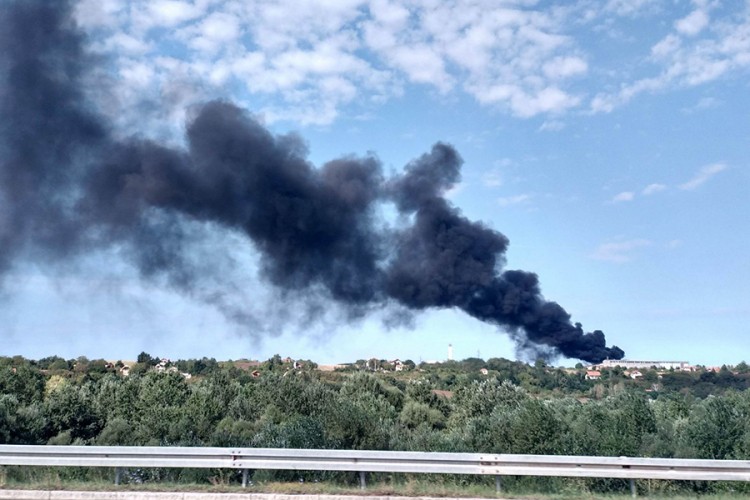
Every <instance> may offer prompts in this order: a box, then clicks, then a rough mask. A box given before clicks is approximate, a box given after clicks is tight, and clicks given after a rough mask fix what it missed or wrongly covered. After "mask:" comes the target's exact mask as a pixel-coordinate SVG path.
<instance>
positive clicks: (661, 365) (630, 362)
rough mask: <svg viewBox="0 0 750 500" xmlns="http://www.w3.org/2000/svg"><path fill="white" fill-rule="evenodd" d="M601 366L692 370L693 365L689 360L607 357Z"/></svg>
mask: <svg viewBox="0 0 750 500" xmlns="http://www.w3.org/2000/svg"><path fill="white" fill-rule="evenodd" d="M598 366H599V367H601V368H614V367H616V366H619V367H621V368H629V369H632V368H656V369H662V370H669V369H673V370H681V371H691V370H692V369H693V366H692V365H691V364H690V363H689V362H687V361H649V360H645V361H641V360H634V359H605V360H604V361H602V364H600V365H598Z"/></svg>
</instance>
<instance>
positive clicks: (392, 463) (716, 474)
mask: <svg viewBox="0 0 750 500" xmlns="http://www.w3.org/2000/svg"><path fill="white" fill-rule="evenodd" d="M0 465H26V466H63V467H67V466H73V467H114V468H115V469H116V470H117V471H118V472H117V474H116V482H118V483H119V471H120V470H121V469H122V468H128V467H132V468H135V467H139V468H149V467H168V468H172V467H176V468H217V469H223V468H227V469H239V470H242V471H243V485H244V484H246V482H247V471H248V470H252V469H280V470H304V471H352V472H359V474H360V481H361V486H362V487H364V478H365V473H366V472H410V473H431V474H469V475H493V476H495V478H496V484H497V486H498V489H499V487H500V477H501V476H556V477H592V478H622V479H630V480H631V489H632V491H633V493H634V494H635V489H634V484H633V483H632V480H634V479H672V480H707V481H750V461H745V460H694V459H665V458H631V457H587V456H580V457H579V456H558V455H503V454H485V453H432V452H405V451H350V450H308V449H277V448H185V447H139V446H26V445H0Z"/></svg>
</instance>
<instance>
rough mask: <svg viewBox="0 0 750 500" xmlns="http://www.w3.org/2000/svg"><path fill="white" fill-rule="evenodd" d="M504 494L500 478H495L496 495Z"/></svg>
mask: <svg viewBox="0 0 750 500" xmlns="http://www.w3.org/2000/svg"><path fill="white" fill-rule="evenodd" d="M502 492H503V483H502V481H501V480H500V476H495V493H502Z"/></svg>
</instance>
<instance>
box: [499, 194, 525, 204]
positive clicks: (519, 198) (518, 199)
mask: <svg viewBox="0 0 750 500" xmlns="http://www.w3.org/2000/svg"><path fill="white" fill-rule="evenodd" d="M529 201H531V195H530V194H519V195H516V196H507V197H504V198H498V200H497V204H498V205H500V206H501V207H509V206H511V205H525V204H526V203H528V202H529Z"/></svg>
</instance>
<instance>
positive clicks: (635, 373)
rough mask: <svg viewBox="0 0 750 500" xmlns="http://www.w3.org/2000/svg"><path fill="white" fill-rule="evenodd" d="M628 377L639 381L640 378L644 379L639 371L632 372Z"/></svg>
mask: <svg viewBox="0 0 750 500" xmlns="http://www.w3.org/2000/svg"><path fill="white" fill-rule="evenodd" d="M627 375H628V377H630V378H632V379H633V380H638V379H639V378H641V377H643V374H642V373H641V372H640V371H639V370H631V372H630V373H628V374H627Z"/></svg>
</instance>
